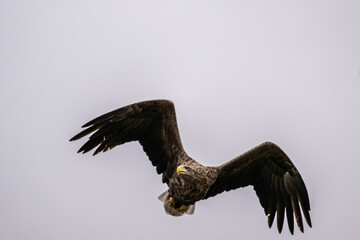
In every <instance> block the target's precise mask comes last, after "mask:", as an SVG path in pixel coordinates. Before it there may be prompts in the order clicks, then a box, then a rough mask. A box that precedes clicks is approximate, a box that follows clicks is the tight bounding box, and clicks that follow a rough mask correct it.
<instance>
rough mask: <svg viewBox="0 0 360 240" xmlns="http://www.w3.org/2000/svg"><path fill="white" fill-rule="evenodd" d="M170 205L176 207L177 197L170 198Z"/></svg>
mask: <svg viewBox="0 0 360 240" xmlns="http://www.w3.org/2000/svg"><path fill="white" fill-rule="evenodd" d="M169 206H170V207H174V206H175V199H174V198H173V197H170V198H169Z"/></svg>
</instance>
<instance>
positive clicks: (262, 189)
mask: <svg viewBox="0 0 360 240" xmlns="http://www.w3.org/2000/svg"><path fill="white" fill-rule="evenodd" d="M248 185H253V186H254V190H255V191H256V194H257V196H258V197H259V200H260V204H261V206H262V207H263V208H264V210H265V214H266V215H267V216H268V224H269V227H271V226H272V223H273V221H274V217H275V213H277V227H278V230H279V233H280V232H281V230H282V227H283V222H284V212H285V209H286V216H287V221H288V225H289V230H290V232H291V234H293V232H294V219H293V214H295V219H296V222H297V225H298V227H299V228H300V230H301V231H302V232H304V227H303V222H302V216H301V211H300V207H299V203H300V205H301V209H302V212H303V215H304V217H305V219H306V222H307V223H308V225H309V226H310V227H311V219H310V214H309V211H310V203H309V197H308V193H307V190H306V187H305V184H304V181H303V180H302V178H301V176H300V173H299V172H298V171H297V169H296V168H295V166H294V164H293V163H292V162H291V161H290V159H289V158H288V156H287V155H286V154H285V153H284V152H283V151H282V150H281V149H280V148H279V147H278V146H276V145H275V144H273V143H270V142H266V143H263V144H261V145H259V146H257V147H255V148H253V149H251V150H250V151H248V152H246V153H244V154H242V155H240V156H238V157H236V158H235V159H233V160H231V161H229V162H227V163H225V164H223V165H221V166H219V167H218V177H217V179H216V180H215V182H214V184H213V185H212V186H211V187H210V189H209V191H208V192H207V194H206V196H205V198H208V197H212V196H215V195H216V194H219V193H222V192H223V191H230V190H232V189H236V188H239V187H245V186H248Z"/></svg>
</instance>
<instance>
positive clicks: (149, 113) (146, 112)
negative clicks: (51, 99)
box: [70, 100, 311, 234]
mask: <svg viewBox="0 0 360 240" xmlns="http://www.w3.org/2000/svg"><path fill="white" fill-rule="evenodd" d="M83 127H85V128H86V129H85V130H83V131H82V132H80V133H79V134H77V135H76V136H74V137H73V138H71V139H70V141H73V140H77V139H79V138H82V137H84V136H86V135H88V134H90V133H93V134H92V135H91V136H90V137H89V140H88V141H87V142H86V143H85V144H84V145H83V146H82V147H81V148H80V149H79V151H78V152H83V153H86V152H88V151H90V150H92V149H93V148H95V147H97V148H96V150H95V152H94V155H95V154H97V153H99V152H105V151H107V150H109V149H112V148H113V147H115V146H117V145H120V144H123V143H126V142H130V141H139V142H140V144H141V145H142V146H143V149H144V151H145V153H146V154H147V156H148V157H149V159H150V161H151V162H152V164H153V165H154V166H155V167H156V171H157V173H158V174H162V179H163V182H164V183H166V184H167V185H168V186H169V189H168V190H167V191H165V192H164V193H163V194H161V195H160V196H159V199H160V200H162V201H163V202H164V207H165V210H166V212H167V213H168V214H171V215H173V216H180V215H182V214H183V213H188V214H192V213H193V211H194V207H195V202H197V201H199V200H202V199H207V198H209V197H213V196H215V195H217V194H219V193H222V192H224V191H230V190H233V189H237V188H240V187H246V186H249V185H252V186H254V190H255V191H256V194H257V196H258V197H259V200H260V204H261V206H262V207H263V208H264V211H265V214H266V215H267V216H268V225H269V227H271V226H272V224H273V221H274V218H275V214H276V216H277V227H278V230H279V233H280V232H281V230H282V227H283V222H284V214H285V211H286V217H287V222H288V226H289V230H290V232H291V233H292V234H293V232H294V217H293V215H295V221H296V223H297V225H298V227H299V229H300V231H302V232H303V231H304V226H303V220H302V214H303V217H304V218H305V220H306V222H307V223H308V225H309V226H310V227H311V219H310V214H309V211H310V203H309V197H308V193H307V190H306V187H305V184H304V181H303V180H302V178H301V176H300V173H299V172H298V170H297V169H296V168H295V166H294V164H293V163H292V162H291V161H290V159H289V158H288V156H287V155H286V154H285V153H284V152H283V151H282V150H281V149H280V148H279V147H278V146H277V145H275V144H273V143H271V142H265V143H263V144H261V145H259V146H257V147H255V148H253V149H251V150H249V151H248V152H246V153H244V154H242V155H240V156H238V157H236V158H234V159H233V160H231V161H229V162H227V163H225V164H223V165H221V166H218V167H206V166H203V165H201V164H199V163H198V162H196V161H195V160H193V159H192V158H191V157H189V156H188V155H187V154H186V152H185V150H184V148H183V146H182V143H181V140H180V134H179V131H178V127H177V122H176V115H175V108H174V104H173V103H172V102H171V101H169V100H152V101H145V102H139V103H135V104H131V105H128V106H125V107H123V108H120V109H117V110H115V111H112V112H109V113H106V114H104V115H102V116H100V117H98V118H95V119H94V120H92V121H90V122H88V123H86V124H85V125H84V126H83ZM300 207H301V209H302V214H301V210H300Z"/></svg>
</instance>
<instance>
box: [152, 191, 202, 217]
mask: <svg viewBox="0 0 360 240" xmlns="http://www.w3.org/2000/svg"><path fill="white" fill-rule="evenodd" d="M158 199H159V200H160V201H162V202H163V203H164V208H165V212H166V213H167V214H170V215H172V216H176V217H178V216H182V215H183V214H184V213H186V214H189V215H191V214H193V213H194V211H195V204H191V205H188V206H184V205H182V206H181V207H179V208H174V207H173V206H171V204H170V202H169V199H170V194H169V191H168V190H166V191H165V192H163V193H162V194H160V196H159V197H158Z"/></svg>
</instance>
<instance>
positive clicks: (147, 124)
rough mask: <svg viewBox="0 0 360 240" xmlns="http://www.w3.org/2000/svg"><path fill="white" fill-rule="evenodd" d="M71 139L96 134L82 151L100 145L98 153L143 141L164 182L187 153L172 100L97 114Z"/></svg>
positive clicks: (156, 101) (132, 105)
mask: <svg viewBox="0 0 360 240" xmlns="http://www.w3.org/2000/svg"><path fill="white" fill-rule="evenodd" d="M82 127H84V128H86V129H85V130H83V131H82V132H80V133H79V134H77V135H76V136H74V137H73V138H71V139H70V141H73V140H77V139H79V138H82V137H84V136H86V135H88V134H90V133H93V132H94V133H93V134H92V135H91V136H90V137H89V140H88V141H87V142H86V143H85V144H84V145H83V146H82V147H81V148H80V149H79V151H78V152H83V153H86V152H88V151H90V150H92V149H93V148H95V147H97V149H96V150H95V152H94V155H95V154H97V153H99V152H105V151H107V150H109V149H112V148H114V147H115V146H117V145H120V144H123V143H126V142H130V141H136V140H137V141H139V142H140V144H141V145H142V146H143V149H144V151H145V152H146V154H147V155H148V157H149V159H150V161H151V162H152V164H153V165H154V166H156V170H157V173H158V174H161V173H163V182H168V179H169V178H170V176H171V175H172V173H173V172H174V171H175V168H176V165H177V157H178V156H179V155H181V154H184V153H185V152H184V148H183V146H182V143H181V140H180V134H179V131H178V127H177V122H176V115H175V107H174V104H173V103H172V102H171V101H169V100H153V101H144V102H139V103H134V104H131V105H128V106H125V107H123V108H119V109H117V110H114V111H112V112H109V113H106V114H104V115H102V116H100V117H97V118H95V119H93V120H91V121H90V122H88V123H86V124H85V125H84V126H82Z"/></svg>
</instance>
